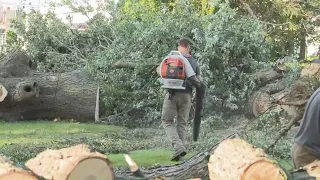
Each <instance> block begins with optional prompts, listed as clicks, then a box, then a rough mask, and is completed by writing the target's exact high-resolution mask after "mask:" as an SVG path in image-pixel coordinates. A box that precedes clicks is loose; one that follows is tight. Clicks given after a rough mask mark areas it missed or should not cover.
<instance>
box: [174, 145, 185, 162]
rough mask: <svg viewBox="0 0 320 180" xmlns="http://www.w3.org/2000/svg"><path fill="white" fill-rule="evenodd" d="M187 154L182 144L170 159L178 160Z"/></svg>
mask: <svg viewBox="0 0 320 180" xmlns="http://www.w3.org/2000/svg"><path fill="white" fill-rule="evenodd" d="M186 154H187V150H186V148H185V147H184V146H182V147H179V148H177V149H176V150H175V151H174V153H173V155H172V156H171V161H179V159H180V157H183V156H185V155H186Z"/></svg>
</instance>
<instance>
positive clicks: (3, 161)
mask: <svg viewBox="0 0 320 180" xmlns="http://www.w3.org/2000/svg"><path fill="white" fill-rule="evenodd" d="M16 179H17V180H18V179H23V180H37V179H38V178H37V176H35V175H34V174H33V173H32V172H31V171H28V170H25V169H23V168H20V167H17V166H15V165H14V163H13V162H12V161H10V160H9V159H8V158H7V157H5V156H3V155H0V180H16Z"/></svg>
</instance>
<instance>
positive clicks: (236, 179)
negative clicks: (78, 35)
mask: <svg viewBox="0 0 320 180" xmlns="http://www.w3.org/2000/svg"><path fill="white" fill-rule="evenodd" d="M262 167H263V168H262ZM208 168H209V175H210V179H217V180H219V179H221V180H222V179H228V180H243V179H246V180H250V179H252V180H253V179H264V180H283V179H285V172H284V171H283V170H282V169H281V168H280V167H278V166H277V165H276V163H275V162H273V161H271V160H269V159H268V158H267V157H266V154H265V153H264V151H263V150H262V149H260V148H255V147H254V146H253V145H251V144H249V143H247V142H246V141H244V140H242V139H239V138H235V139H227V140H224V141H223V142H221V143H220V144H219V146H218V147H217V149H216V150H215V151H214V152H213V154H212V155H211V156H210V159H209V162H208ZM266 172H267V174H266V176H264V175H263V174H265V173H266Z"/></svg>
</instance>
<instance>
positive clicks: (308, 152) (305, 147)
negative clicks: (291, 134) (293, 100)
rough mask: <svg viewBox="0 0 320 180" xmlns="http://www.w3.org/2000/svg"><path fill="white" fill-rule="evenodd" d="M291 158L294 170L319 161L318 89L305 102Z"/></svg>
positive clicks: (319, 98)
mask: <svg viewBox="0 0 320 180" xmlns="http://www.w3.org/2000/svg"><path fill="white" fill-rule="evenodd" d="M291 156H292V161H293V165H294V168H296V169H297V168H300V167H303V166H305V165H308V164H310V163H311V162H313V161H315V160H320V88H318V89H317V90H316V91H315V92H314V93H313V94H312V96H311V97H310V98H309V100H308V102H307V105H306V108H305V111H304V114H303V118H302V121H301V123H300V129H299V131H298V133H297V135H296V136H295V138H294V143H293V146H292V149H291Z"/></svg>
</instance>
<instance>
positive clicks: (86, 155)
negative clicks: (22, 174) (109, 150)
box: [25, 144, 114, 180]
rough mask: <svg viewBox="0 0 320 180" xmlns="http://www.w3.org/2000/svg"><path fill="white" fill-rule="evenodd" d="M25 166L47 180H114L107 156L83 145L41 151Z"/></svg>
mask: <svg viewBox="0 0 320 180" xmlns="http://www.w3.org/2000/svg"><path fill="white" fill-rule="evenodd" d="M25 165H26V167H28V168H29V169H30V170H32V171H33V172H34V173H35V174H37V175H38V176H40V177H43V178H45V179H47V180H81V179H83V180H84V179H114V171H113V168H112V167H111V163H110V161H109V160H108V158H107V156H105V155H103V154H101V153H98V152H93V151H91V150H90V149H89V146H87V145H84V144H79V145H76V146H72V147H69V148H63V149H60V150H46V151H43V152H41V153H40V154H38V155H37V156H36V157H35V158H34V159H30V160H29V161H27V162H26V164H25Z"/></svg>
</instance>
